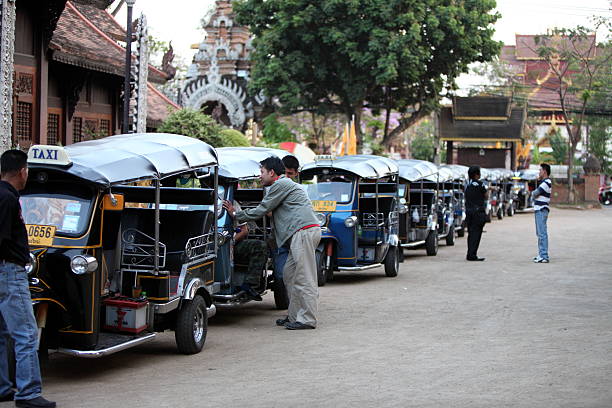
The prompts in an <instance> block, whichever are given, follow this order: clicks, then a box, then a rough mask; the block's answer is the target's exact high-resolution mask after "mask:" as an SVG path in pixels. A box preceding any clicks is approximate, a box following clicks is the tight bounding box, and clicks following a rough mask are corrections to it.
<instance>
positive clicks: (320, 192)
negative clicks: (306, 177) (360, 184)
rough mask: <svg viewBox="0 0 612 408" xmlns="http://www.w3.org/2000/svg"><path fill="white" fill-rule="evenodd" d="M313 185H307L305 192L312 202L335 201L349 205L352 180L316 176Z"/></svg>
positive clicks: (351, 195)
mask: <svg viewBox="0 0 612 408" xmlns="http://www.w3.org/2000/svg"><path fill="white" fill-rule="evenodd" d="M314 181H315V182H314V184H308V185H307V187H306V192H307V193H308V197H309V198H310V199H311V200H312V201H315V200H323V201H335V202H337V203H341V204H346V203H350V202H351V200H352V197H353V185H354V183H353V180H350V179H345V178H344V177H339V176H333V177H329V176H328V177H326V176H316V177H315V180H314Z"/></svg>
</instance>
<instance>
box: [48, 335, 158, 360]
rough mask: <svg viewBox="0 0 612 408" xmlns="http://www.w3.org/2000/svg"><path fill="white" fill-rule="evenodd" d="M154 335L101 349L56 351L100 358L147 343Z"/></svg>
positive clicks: (62, 349) (63, 349)
mask: <svg viewBox="0 0 612 408" xmlns="http://www.w3.org/2000/svg"><path fill="white" fill-rule="evenodd" d="M155 336H156V334H155V333H151V334H147V335H146V336H142V337H139V338H137V339H134V340H130V341H126V342H125V343H121V344H117V345H116V346H111V347H108V348H105V349H101V350H73V349H67V348H59V349H58V350H57V352H58V353H62V354H68V355H69V356H75V357H81V358H100V357H104V356H109V355H111V354H115V353H118V352H120V351H123V350H126V349H129V348H132V347H135V346H138V345H140V344H143V343H147V342H149V341H151V340H153V339H154V338H155Z"/></svg>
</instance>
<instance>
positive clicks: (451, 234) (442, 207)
mask: <svg viewBox="0 0 612 408" xmlns="http://www.w3.org/2000/svg"><path fill="white" fill-rule="evenodd" d="M455 201H456V200H455V174H454V173H453V171H452V170H451V169H449V168H448V167H439V168H438V239H443V240H444V241H445V242H446V245H448V246H453V245H455V228H456V227H455Z"/></svg>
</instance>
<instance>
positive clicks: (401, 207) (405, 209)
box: [397, 204, 408, 214]
mask: <svg viewBox="0 0 612 408" xmlns="http://www.w3.org/2000/svg"><path fill="white" fill-rule="evenodd" d="M397 211H398V212H399V213H400V214H406V213H407V212H408V207H406V206H405V205H404V204H400V205H399V206H398V207H397Z"/></svg>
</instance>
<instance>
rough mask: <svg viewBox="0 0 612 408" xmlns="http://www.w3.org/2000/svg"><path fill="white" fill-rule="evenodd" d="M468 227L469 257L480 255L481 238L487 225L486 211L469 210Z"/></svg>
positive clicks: (467, 215)
mask: <svg viewBox="0 0 612 408" xmlns="http://www.w3.org/2000/svg"><path fill="white" fill-rule="evenodd" d="M465 222H466V224H467V228H468V239H467V241H468V250H467V257H468V258H476V257H478V255H477V253H478V246H480V238H481V237H482V229H483V228H484V225H485V222H486V220H485V212H484V210H478V211H469V210H468V211H467V214H466V220H465Z"/></svg>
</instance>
